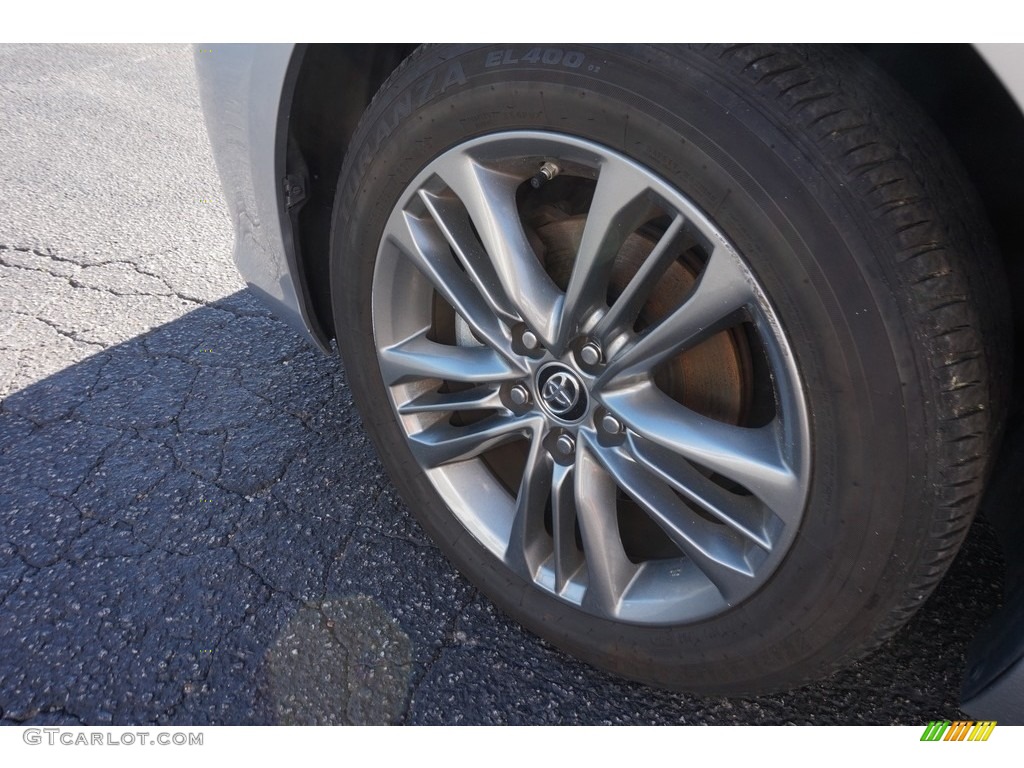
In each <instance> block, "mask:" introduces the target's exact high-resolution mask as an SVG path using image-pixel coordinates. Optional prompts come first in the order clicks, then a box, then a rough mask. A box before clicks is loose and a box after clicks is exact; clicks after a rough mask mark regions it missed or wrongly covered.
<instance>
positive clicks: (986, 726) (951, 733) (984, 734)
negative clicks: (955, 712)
mask: <svg viewBox="0 0 1024 768" xmlns="http://www.w3.org/2000/svg"><path fill="white" fill-rule="evenodd" d="M995 727H996V721H995V720H979V721H978V722H974V721H973V720H957V721H956V722H953V723H951V722H950V721H949V720H932V721H931V722H930V723H928V727H927V728H925V729H924V733H923V734H921V741H988V737H989V736H991V735H992V731H994V730H995Z"/></svg>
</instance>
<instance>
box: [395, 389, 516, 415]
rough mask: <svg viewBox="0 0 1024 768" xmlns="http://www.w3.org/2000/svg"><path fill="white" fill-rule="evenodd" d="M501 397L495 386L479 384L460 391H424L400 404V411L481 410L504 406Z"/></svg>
mask: <svg viewBox="0 0 1024 768" xmlns="http://www.w3.org/2000/svg"><path fill="white" fill-rule="evenodd" d="M502 407H503V404H502V402H501V397H500V395H499V394H498V390H497V389H496V388H494V387H493V386H478V387H473V388H472V389H463V390H460V391H459V392H424V393H423V394H422V395H419V396H417V397H414V398H412V399H411V400H408V401H406V402H405V403H402V404H401V405H399V406H398V412H399V413H401V414H407V413H429V412H434V411H437V412H446V413H450V412H453V411H480V410H487V409H492V408H502Z"/></svg>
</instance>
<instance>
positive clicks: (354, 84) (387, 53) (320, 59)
mask: <svg viewBox="0 0 1024 768" xmlns="http://www.w3.org/2000/svg"><path fill="white" fill-rule="evenodd" d="M415 47H416V46H415V45H402V44H390V43H389V44H373V45H357V44H345V45H308V46H304V48H303V51H302V61H301V64H300V69H299V73H298V77H297V78H296V81H295V92H294V97H293V101H292V109H291V113H290V114H289V116H288V126H289V128H288V137H287V146H288V148H289V151H288V163H287V166H286V169H287V173H295V172H299V173H304V174H305V175H306V177H307V179H306V182H307V194H306V198H307V202H306V204H305V205H303V206H302V208H301V209H300V210H299V213H298V216H297V226H296V229H295V232H294V237H295V240H296V243H295V244H296V249H295V250H296V254H297V257H298V260H299V263H300V267H301V270H302V275H303V276H304V279H305V281H306V283H307V289H308V291H309V298H310V300H311V301H312V303H313V307H312V309H313V313H312V314H313V315H314V316H315V317H316V319H317V321H319V323H320V326H321V328H322V329H323V330H324V332H325V334H326V336H327V337H328V338H333V337H334V336H335V335H336V334H335V331H334V318H333V315H332V311H331V296H330V274H329V260H328V257H327V254H328V251H329V249H330V234H331V212H332V210H333V207H334V191H335V186H336V184H337V183H338V174H339V173H341V164H342V162H343V161H344V159H345V150H346V149H347V148H348V144H349V140H350V139H351V138H352V134H353V133H355V130H356V125H357V124H358V123H359V118H360V117H362V114H363V112H364V111H365V109H366V107H367V106H368V105H369V103H370V101H371V100H372V99H373V95H374V94H375V93H376V92H377V89H378V88H380V86H381V85H382V84H383V83H384V81H385V80H386V79H387V77H388V75H390V74H391V73H392V72H393V71H394V70H395V68H396V67H397V66H398V65H399V64H400V63H401V62H402V60H403V59H405V57H406V56H408V55H409V54H410V53H412V51H413V49H415ZM303 166H304V167H303Z"/></svg>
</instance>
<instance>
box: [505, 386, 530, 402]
mask: <svg viewBox="0 0 1024 768" xmlns="http://www.w3.org/2000/svg"><path fill="white" fill-rule="evenodd" d="M508 399H509V400H511V401H512V402H513V403H515V404H516V405H526V404H527V403H528V402H530V390H528V389H527V388H526V387H524V386H523V385H522V384H516V385H515V386H514V387H512V389H510V390H509V391H508Z"/></svg>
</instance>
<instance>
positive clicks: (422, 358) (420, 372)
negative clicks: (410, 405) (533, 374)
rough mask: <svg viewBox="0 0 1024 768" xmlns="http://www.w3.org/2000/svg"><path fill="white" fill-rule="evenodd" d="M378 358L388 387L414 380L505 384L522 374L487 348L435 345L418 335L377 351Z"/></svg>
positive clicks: (521, 371) (424, 335)
mask: <svg viewBox="0 0 1024 768" xmlns="http://www.w3.org/2000/svg"><path fill="white" fill-rule="evenodd" d="M379 354H380V364H381V365H380V368H381V374H382V375H383V377H384V381H385V382H386V383H387V384H389V385H392V384H399V383H402V382H405V381H413V380H416V379H444V380H449V381H466V382H472V383H482V382H494V381H507V380H509V379H515V378H519V377H522V376H524V375H525V373H526V372H525V371H523V370H521V369H520V368H518V367H516V366H514V365H513V364H512V363H511V362H509V361H508V360H506V359H505V358H504V357H502V356H501V355H499V354H498V353H497V352H495V351H494V350H493V349H490V348H489V347H457V346H451V345H448V344H438V343H437V342H435V341H431V340H430V339H428V338H427V337H426V334H425V333H422V332H421V333H418V334H416V335H415V336H411V337H410V338H408V339H406V340H404V341H400V342H399V343H397V344H392V345H391V346H390V347H385V348H384V349H381V350H380V353H379Z"/></svg>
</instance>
